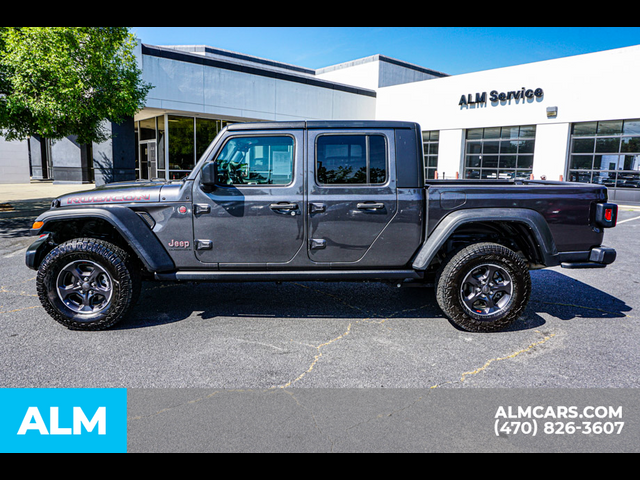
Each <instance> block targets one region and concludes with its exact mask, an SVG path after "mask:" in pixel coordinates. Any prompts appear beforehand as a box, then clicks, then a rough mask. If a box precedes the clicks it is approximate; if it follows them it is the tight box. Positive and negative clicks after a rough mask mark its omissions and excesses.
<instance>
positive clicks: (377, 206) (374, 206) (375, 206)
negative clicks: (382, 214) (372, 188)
mask: <svg viewBox="0 0 640 480" xmlns="http://www.w3.org/2000/svg"><path fill="white" fill-rule="evenodd" d="M382 209H384V203H359V204H358V210H382Z"/></svg>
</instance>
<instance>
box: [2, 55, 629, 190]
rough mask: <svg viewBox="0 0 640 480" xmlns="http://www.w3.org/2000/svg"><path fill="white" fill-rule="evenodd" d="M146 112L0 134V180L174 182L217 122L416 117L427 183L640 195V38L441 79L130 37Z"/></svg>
mask: <svg viewBox="0 0 640 480" xmlns="http://www.w3.org/2000/svg"><path fill="white" fill-rule="evenodd" d="M137 56H138V60H139V63H140V67H141V69H142V72H143V79H144V81H145V82H147V83H150V84H151V85H152V86H153V89H152V90H151V92H150V93H149V95H148V98H147V101H146V105H145V108H144V109H143V110H142V111H140V112H139V113H138V114H137V115H136V117H135V118H131V119H128V120H127V121H125V122H124V123H122V124H118V125H116V124H107V125H106V127H107V128H109V129H111V130H112V132H113V133H114V137H113V139H112V140H110V141H108V142H106V143H103V144H93V145H80V144H78V143H77V142H76V141H75V139H74V138H67V139H64V140H61V141H55V142H52V141H50V140H48V139H44V138H37V137H33V138H31V139H30V140H29V141H25V142H6V141H4V140H3V139H2V138H1V137H0V182H4V183H22V182H24V183H26V182H30V181H52V180H53V181H55V182H59V183H92V182H95V183H96V184H99V185H100V184H104V183H112V182H117V181H124V180H136V179H138V180H149V179H156V178H159V179H180V178H182V177H184V176H186V175H187V174H188V173H189V171H190V170H191V169H192V168H193V167H194V165H195V164H196V162H197V160H198V159H199V158H200V156H201V155H202V154H203V153H204V151H205V150H206V148H207V147H208V146H209V144H210V143H211V141H212V140H213V139H214V138H215V136H216V135H217V134H218V133H219V131H220V130H221V129H222V128H224V126H225V125H227V124H229V123H236V122H253V121H259V122H262V121H299V120H401V121H413V122H417V123H419V124H420V125H421V127H422V130H423V138H424V146H425V176H426V178H428V179H435V178H439V179H443V178H444V179H453V178H461V179H489V180H492V179H493V180H495V179H528V178H531V177H533V178H536V179H547V180H555V181H557V180H563V181H572V182H582V183H597V184H602V185H606V186H608V187H610V195H611V198H612V199H614V200H617V201H640V96H639V95H638V92H637V87H636V83H635V82H636V79H637V78H638V77H639V76H640V46H635V47H628V48H622V49H618V50H610V51H605V52H598V53H593V54H588V55H581V56H575V57H569V58H561V59H557V60H550V61H545V62H539V63H532V64H526V65H520V66H514V67H508V68H501V69H496V70H489V71H483V72H476V73H470V74H465V75H447V74H446V73H442V72H439V71H436V70H431V69H429V68H426V67H422V66H417V65H413V64H409V63H406V62H403V61H401V60H397V59H393V58H389V57H385V56H382V55H376V56H372V57H368V58H364V59H360V60H354V61H352V62H348V63H345V64H341V65H335V66H330V67H327V68H323V69H320V70H311V69H307V68H302V67H298V66H294V65H288V64H283V63H280V62H276V61H271V60H266V59H261V58H256V57H252V56H249V55H244V54H240V53H235V52H228V51H224V50H220V49H217V48H213V47H207V46H172V47H157V46H151V45H144V44H141V45H139V46H138V50H137Z"/></svg>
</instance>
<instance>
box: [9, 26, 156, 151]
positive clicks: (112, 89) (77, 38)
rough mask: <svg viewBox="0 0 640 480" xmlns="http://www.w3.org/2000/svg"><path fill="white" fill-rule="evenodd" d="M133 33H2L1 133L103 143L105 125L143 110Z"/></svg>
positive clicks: (112, 29) (44, 29) (111, 29)
mask: <svg viewBox="0 0 640 480" xmlns="http://www.w3.org/2000/svg"><path fill="white" fill-rule="evenodd" d="M134 48H135V39H134V37H133V35H132V34H131V33H130V32H129V27H0V130H2V131H3V135H4V136H5V137H7V139H10V140H13V139H25V138H26V137H28V136H30V135H40V136H42V137H45V138H50V139H61V138H64V137H67V136H71V135H76V136H77V137H78V141H79V142H80V143H90V142H92V141H93V142H103V141H105V140H106V139H108V138H109V133H108V132H107V131H105V130H104V128H103V127H102V124H103V122H104V121H105V120H110V121H114V122H116V123H118V122H121V121H122V120H124V119H125V118H127V117H132V116H134V115H135V114H136V112H138V111H139V110H140V109H141V108H142V107H143V106H144V102H145V99H146V96H147V94H148V92H149V90H150V88H151V86H150V85H147V84H145V83H144V82H143V81H142V78H141V71H140V69H139V68H138V64H137V61H136V57H135V55H134Z"/></svg>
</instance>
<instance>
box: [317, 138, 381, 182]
mask: <svg viewBox="0 0 640 480" xmlns="http://www.w3.org/2000/svg"><path fill="white" fill-rule="evenodd" d="M316 149H317V150H316V163H317V165H316V171H317V179H318V183H319V184H320V185H384V184H385V183H387V142H386V139H385V137H384V136H382V135H323V136H321V137H318V141H317V146H316Z"/></svg>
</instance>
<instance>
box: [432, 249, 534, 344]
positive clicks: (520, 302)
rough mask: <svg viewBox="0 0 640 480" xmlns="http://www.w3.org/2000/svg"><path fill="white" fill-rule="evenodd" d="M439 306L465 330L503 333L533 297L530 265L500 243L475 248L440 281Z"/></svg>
mask: <svg viewBox="0 0 640 480" xmlns="http://www.w3.org/2000/svg"><path fill="white" fill-rule="evenodd" d="M436 288H437V299H438V304H439V305H440V308H441V309H442V311H443V312H444V313H445V315H447V317H448V318H449V319H450V320H451V321H452V322H453V323H454V324H455V325H457V326H458V327H460V328H461V329H463V330H465V331H468V332H474V333H491V332H498V331H503V330H506V329H507V328H509V327H510V326H512V325H513V324H514V323H515V322H516V321H517V320H518V319H519V318H520V317H521V316H522V314H523V313H524V310H525V308H526V307H527V304H528V303H529V299H530V297H531V275H530V273H529V267H528V265H527V263H526V262H525V261H524V260H523V259H522V258H521V257H520V256H519V255H517V254H516V253H515V252H514V251H512V250H510V249H508V248H506V247H504V246H502V245H498V244H493V243H481V244H476V245H471V246H469V247H467V248H465V249H464V250H462V251H461V252H459V253H458V254H456V255H455V256H454V257H453V258H452V259H451V260H450V261H449V262H448V263H447V264H446V265H445V266H444V267H443V270H442V271H441V273H440V275H439V279H438V282H437V287H436Z"/></svg>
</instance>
